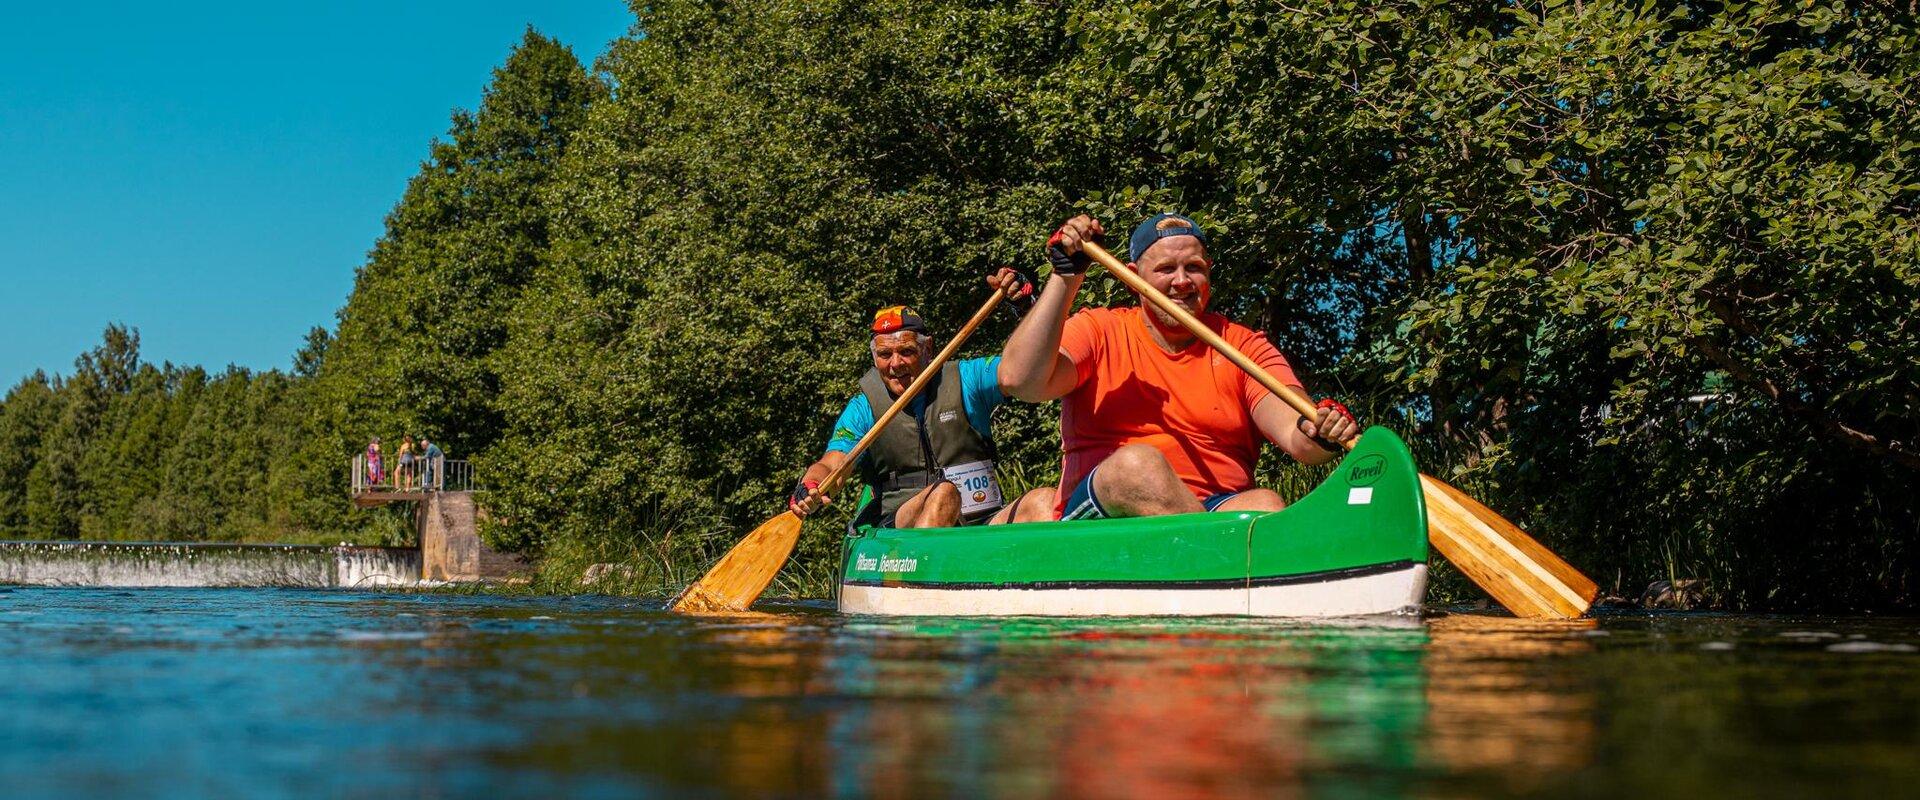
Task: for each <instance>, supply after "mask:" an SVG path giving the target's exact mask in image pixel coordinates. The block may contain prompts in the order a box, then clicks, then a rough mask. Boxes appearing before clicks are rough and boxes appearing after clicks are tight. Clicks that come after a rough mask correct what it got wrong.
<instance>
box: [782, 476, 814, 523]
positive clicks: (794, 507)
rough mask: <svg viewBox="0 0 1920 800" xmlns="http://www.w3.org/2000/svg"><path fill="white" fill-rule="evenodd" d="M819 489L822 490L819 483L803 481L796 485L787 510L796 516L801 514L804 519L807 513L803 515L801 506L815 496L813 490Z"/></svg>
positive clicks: (788, 499)
mask: <svg viewBox="0 0 1920 800" xmlns="http://www.w3.org/2000/svg"><path fill="white" fill-rule="evenodd" d="M818 488H820V482H819V481H809V480H802V481H800V482H799V483H796V484H794V485H793V496H792V497H788V498H787V510H789V511H792V512H793V513H795V514H800V516H803V517H804V516H806V514H805V513H802V510H801V504H802V503H805V502H807V498H809V497H812V496H813V490H815V489H818ZM807 511H809V512H811V509H807Z"/></svg>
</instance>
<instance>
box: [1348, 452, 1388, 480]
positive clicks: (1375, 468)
mask: <svg viewBox="0 0 1920 800" xmlns="http://www.w3.org/2000/svg"><path fill="white" fill-rule="evenodd" d="M1385 474H1387V457H1386V456H1383V455H1379V454H1377V453H1376V454H1374V455H1370V456H1367V457H1366V458H1362V459H1360V460H1359V461H1355V462H1353V465H1352V466H1350V467H1347V485H1348V486H1372V485H1373V484H1374V482H1376V481H1378V480H1380V476H1382V475H1385Z"/></svg>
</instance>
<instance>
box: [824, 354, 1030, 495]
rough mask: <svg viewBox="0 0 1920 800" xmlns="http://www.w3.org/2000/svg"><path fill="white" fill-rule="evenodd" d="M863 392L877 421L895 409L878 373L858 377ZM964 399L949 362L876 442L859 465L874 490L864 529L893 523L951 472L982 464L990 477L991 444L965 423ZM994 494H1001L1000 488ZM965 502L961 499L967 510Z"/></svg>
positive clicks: (954, 368) (954, 367)
mask: <svg viewBox="0 0 1920 800" xmlns="http://www.w3.org/2000/svg"><path fill="white" fill-rule="evenodd" d="M943 388H944V389H945V391H942V389H943ZM860 391H861V392H862V393H864V394H865V395H866V397H867V405H868V407H870V408H872V409H873V414H874V416H875V418H878V417H879V415H880V414H881V413H883V412H884V411H885V410H886V409H887V408H888V407H890V406H892V405H893V401H894V397H893V395H891V394H889V393H888V392H887V383H886V380H885V379H884V378H882V377H881V376H880V370H878V369H869V370H867V374H866V375H864V376H862V377H861V378H860ZM965 394H966V392H965V391H964V390H963V389H962V388H961V383H960V367H959V365H958V364H955V363H954V362H951V361H949V362H947V363H946V364H945V365H943V366H942V367H941V368H940V374H939V376H937V377H935V378H934V379H933V380H932V381H930V382H928V384H927V387H926V388H925V389H924V390H922V392H921V395H920V397H919V398H918V402H916V403H914V404H912V405H910V406H908V408H907V410H904V411H901V412H900V413H899V414H898V415H896V416H895V417H894V418H893V421H892V422H889V423H887V427H886V428H884V429H882V430H881V431H880V435H879V436H876V437H874V440H873V444H872V445H871V446H869V447H868V448H867V451H866V452H865V453H862V454H861V456H860V462H859V463H858V464H856V465H855V469H856V471H857V474H858V475H859V476H860V479H861V480H863V481H865V482H866V484H867V485H868V486H870V487H872V488H873V495H874V499H875V502H873V503H869V504H868V505H867V507H866V508H865V509H863V512H865V513H862V514H860V515H859V518H860V519H865V520H867V522H866V523H865V524H872V523H874V522H879V523H882V524H891V521H892V519H893V513H894V512H895V511H898V510H900V506H902V505H904V504H905V503H906V502H907V501H908V500H910V499H912V498H913V496H914V495H915V494H918V493H919V492H920V490H922V489H925V488H926V487H928V486H931V485H933V483H934V482H935V481H941V480H947V479H948V478H949V476H948V475H947V470H948V469H949V468H953V467H959V466H961V465H965V464H974V463H976V462H983V461H984V462H987V464H988V466H989V470H988V472H987V473H986V474H987V475H988V476H991V474H992V473H991V469H990V468H991V465H992V462H993V458H994V451H993V442H992V441H991V440H990V439H988V438H987V437H984V436H981V435H980V432H979V431H976V430H974V429H973V425H972V423H970V422H968V421H967V408H966V404H965ZM914 406H918V408H917V410H916V409H915V408H914ZM956 485H957V484H956ZM963 491H964V489H963ZM993 494H994V495H998V494H999V489H998V487H997V486H996V487H994V489H993ZM964 500H965V497H964V496H963V503H962V505H963V506H964V505H965V502H964ZM999 508H1000V506H999V505H998V504H995V505H993V506H992V507H990V508H984V509H979V510H976V511H973V512H971V513H968V514H966V515H965V516H964V520H963V521H964V522H978V521H981V520H984V519H986V518H987V517H991V516H993V513H994V512H995V511H998V510H999ZM876 509H877V511H876Z"/></svg>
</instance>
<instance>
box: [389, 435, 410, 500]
mask: <svg viewBox="0 0 1920 800" xmlns="http://www.w3.org/2000/svg"><path fill="white" fill-rule="evenodd" d="M393 488H395V489H397V490H399V491H402V492H410V491H413V437H411V436H402V437H400V466H399V468H397V469H395V470H394V471H393Z"/></svg>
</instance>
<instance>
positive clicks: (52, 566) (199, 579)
mask: <svg viewBox="0 0 1920 800" xmlns="http://www.w3.org/2000/svg"><path fill="white" fill-rule="evenodd" d="M419 582H420V551H419V550H418V549H417V548H412V547H356V546H350V545H343V546H339V547H326V546H316V545H289V544H204V543H194V544H185V543H180V544H176V543H158V542H155V543H149V542H0V583H5V584H16V585H26V586H118V587H135V586H148V587H163V586H288V587H308V588H323V587H335V586H338V587H346V588H355V587H359V588H371V587H381V586H410V585H415V584H418V583H419Z"/></svg>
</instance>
